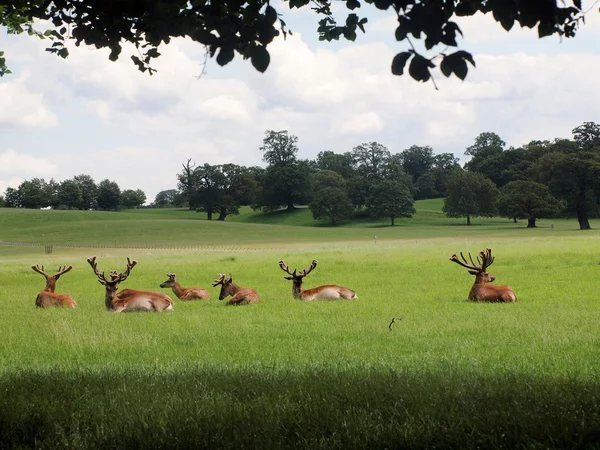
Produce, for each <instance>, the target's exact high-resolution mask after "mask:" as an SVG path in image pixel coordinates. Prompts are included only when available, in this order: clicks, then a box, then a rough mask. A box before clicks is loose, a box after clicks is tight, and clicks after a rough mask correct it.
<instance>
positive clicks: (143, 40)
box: [0, 0, 584, 81]
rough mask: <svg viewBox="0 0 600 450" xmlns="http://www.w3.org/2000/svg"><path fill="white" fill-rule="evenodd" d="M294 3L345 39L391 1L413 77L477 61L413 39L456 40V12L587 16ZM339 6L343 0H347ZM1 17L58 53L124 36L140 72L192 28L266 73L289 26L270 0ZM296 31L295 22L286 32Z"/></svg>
mask: <svg viewBox="0 0 600 450" xmlns="http://www.w3.org/2000/svg"><path fill="white" fill-rule="evenodd" d="M284 3H285V4H288V5H289V7H290V8H308V5H311V10H312V11H313V12H314V13H316V14H317V16H318V17H319V20H318V28H317V33H318V35H319V40H321V41H333V40H339V39H340V38H342V37H343V38H344V39H347V40H350V41H354V40H355V39H356V38H357V32H358V30H361V31H362V32H365V24H366V23H367V20H368V19H367V17H359V16H358V15H357V14H356V13H355V12H354V10H356V9H357V8H360V7H361V6H362V5H369V6H374V7H376V8H377V9H380V10H389V11H390V12H391V14H393V16H394V17H395V18H396V19H397V22H398V26H397V28H396V30H395V38H396V40H397V41H400V42H402V41H404V42H406V43H407V44H408V46H407V49H406V50H404V51H402V52H400V53H398V54H397V55H396V56H395V57H394V58H393V60H392V62H391V71H392V73H393V74H395V75H402V74H404V72H405V68H406V66H407V65H408V73H409V75H410V76H411V77H412V78H413V79H415V80H417V81H428V80H430V79H431V76H432V75H431V69H433V68H435V67H436V64H435V63H434V62H433V61H434V60H440V70H441V72H442V74H443V75H444V76H446V77H449V76H451V75H452V74H454V75H456V76H457V77H458V78H460V79H462V80H464V79H465V77H466V76H467V73H468V65H467V63H469V64H470V65H472V66H475V61H474V59H473V57H472V55H471V54H470V53H469V52H467V51H465V50H458V51H453V52H447V51H446V50H443V51H442V52H440V53H438V54H437V55H433V56H431V57H426V56H424V55H422V54H420V53H418V52H417V51H416V49H415V46H414V44H413V42H412V41H413V40H422V41H423V44H424V46H425V49H426V50H427V51H429V50H432V49H433V48H434V47H439V46H442V47H443V48H445V49H446V48H448V47H454V48H456V47H458V45H459V43H458V41H457V38H458V37H459V35H461V36H462V31H461V29H460V27H459V26H458V25H457V23H456V21H455V18H456V17H465V16H467V17H468V16H474V15H476V14H477V13H483V14H488V13H491V14H492V15H493V17H494V20H496V21H497V22H498V23H499V24H500V25H501V26H502V27H503V28H504V29H505V30H507V31H509V30H511V29H512V27H513V25H514V24H515V23H517V24H519V25H520V26H521V27H528V28H534V27H537V31H538V36H539V37H540V38H541V37H544V36H550V35H554V34H556V35H559V36H561V37H566V38H571V37H574V36H575V33H576V31H577V28H578V25H579V22H580V21H582V20H583V14H584V13H583V11H582V10H581V0H572V2H571V3H572V5H569V4H566V3H565V4H561V3H560V2H536V3H535V4H533V5H532V4H531V3H530V2H523V3H522V2H501V1H496V2H488V1H485V0H461V1H458V2H447V1H442V0H435V1H411V2H407V1H405V0H364V1H359V0H347V1H345V2H344V3H342V2H337V3H336V4H338V3H339V4H343V5H345V8H346V9H347V11H346V12H347V13H348V14H347V15H346V18H345V20H343V23H342V24H341V25H340V24H338V22H337V20H336V18H335V17H334V13H333V9H334V8H333V1H332V0H315V1H313V2H309V1H308V0H286V1H284ZM341 8H343V6H341ZM34 20H43V21H47V22H48V23H51V24H52V26H51V27H50V29H48V31H46V32H44V33H41V32H38V31H36V30H34V29H33V27H32V26H31V23H32V22H33V21H34ZM0 25H3V26H6V27H7V28H8V31H9V32H10V33H21V32H24V31H27V32H28V33H29V34H31V35H36V36H38V37H40V38H49V39H51V40H52V41H53V43H52V45H51V46H50V47H48V48H47V50H48V51H49V52H51V53H55V54H57V55H58V56H61V57H62V58H66V57H67V56H68V54H69V52H68V49H67V46H66V42H67V41H70V40H72V41H75V45H77V46H79V45H80V44H82V43H83V44H85V45H88V46H95V47H96V48H98V49H100V48H106V49H110V52H109V55H108V58H109V59H110V60H111V61H115V60H117V59H118V58H119V56H120V54H121V52H122V50H123V44H124V43H131V44H133V47H134V48H135V51H133V52H132V54H131V55H130V57H131V59H132V60H133V62H134V64H136V65H137V66H138V68H139V70H141V71H142V72H145V71H148V72H149V73H150V74H152V73H153V72H154V71H155V70H154V69H153V68H152V67H151V61H152V60H153V59H155V58H158V57H159V56H160V52H159V47H160V46H161V45H162V44H168V43H169V42H170V41H171V39H173V38H175V37H187V38H190V39H191V40H193V41H194V42H197V43H199V44H201V45H203V46H205V48H206V50H207V53H208V55H210V56H211V57H215V59H216V61H217V63H218V64H219V65H221V66H223V65H226V64H228V63H229V62H231V61H232V60H233V58H234V56H235V54H236V53H237V54H239V55H241V56H242V57H243V58H244V59H249V60H250V62H251V64H252V65H253V66H254V67H255V68H256V69H257V70H258V71H260V72H264V71H265V70H266V69H267V67H268V66H269V63H270V55H269V52H268V50H267V46H268V45H269V44H270V43H271V42H272V41H273V39H274V38H275V37H277V36H279V35H280V34H283V36H284V37H285V36H286V35H287V33H288V30H287V28H286V24H285V22H284V21H283V20H282V18H281V17H280V13H279V12H278V11H277V10H276V9H275V8H274V7H273V5H271V4H270V2H268V1H267V0H256V1H251V2H239V1H230V0H228V1H220V2H204V1H201V2H187V1H184V0H175V1H165V0H162V1H157V2H141V1H131V2H125V3H119V4H118V6H116V5H115V4H113V3H110V2H109V3H106V2H93V3H91V4H88V3H82V2H79V1H75V0H62V1H60V2H55V1H50V0H37V1H35V2H28V1H25V0H17V1H13V0H11V1H7V0H4V1H2V2H1V3H0ZM290 33H291V31H290ZM5 73H8V68H7V67H6V64H5V60H4V57H3V56H2V55H0V75H3V74H5Z"/></svg>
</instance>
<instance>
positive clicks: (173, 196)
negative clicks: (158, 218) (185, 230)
mask: <svg viewBox="0 0 600 450" xmlns="http://www.w3.org/2000/svg"><path fill="white" fill-rule="evenodd" d="M178 202H179V194H178V193H177V189H167V190H164V191H160V192H159V193H158V194H156V197H154V202H152V206H153V207H155V208H170V207H173V206H177V204H178Z"/></svg>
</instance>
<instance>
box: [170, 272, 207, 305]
mask: <svg viewBox="0 0 600 450" xmlns="http://www.w3.org/2000/svg"><path fill="white" fill-rule="evenodd" d="M167 277H169V279H168V280H167V281H165V282H164V283H162V284H161V285H160V287H161V288H171V289H173V293H174V294H175V295H176V296H177V298H178V299H179V300H182V301H187V300H197V299H198V300H208V299H210V293H209V292H208V291H207V290H206V289H202V288H184V287H181V284H179V282H178V281H177V275H175V274H174V273H168V274H167Z"/></svg>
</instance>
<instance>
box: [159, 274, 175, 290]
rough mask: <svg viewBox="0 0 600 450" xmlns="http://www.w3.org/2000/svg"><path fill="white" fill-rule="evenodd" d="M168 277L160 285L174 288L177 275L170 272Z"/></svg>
mask: <svg viewBox="0 0 600 450" xmlns="http://www.w3.org/2000/svg"><path fill="white" fill-rule="evenodd" d="M167 277H168V279H167V280H166V281H164V282H163V283H162V284H161V285H160V287H161V288H169V287H170V288H172V287H173V286H175V283H177V275H175V274H174V273H168V274H167Z"/></svg>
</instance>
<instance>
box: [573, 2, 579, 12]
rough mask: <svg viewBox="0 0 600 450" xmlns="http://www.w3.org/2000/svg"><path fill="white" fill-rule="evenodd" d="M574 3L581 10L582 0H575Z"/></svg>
mask: <svg viewBox="0 0 600 450" xmlns="http://www.w3.org/2000/svg"><path fill="white" fill-rule="evenodd" d="M573 4H574V5H575V8H577V9H579V10H581V0H573Z"/></svg>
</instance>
